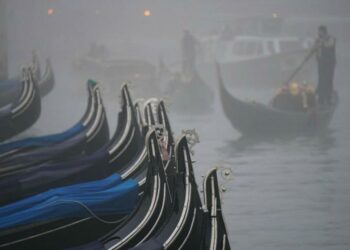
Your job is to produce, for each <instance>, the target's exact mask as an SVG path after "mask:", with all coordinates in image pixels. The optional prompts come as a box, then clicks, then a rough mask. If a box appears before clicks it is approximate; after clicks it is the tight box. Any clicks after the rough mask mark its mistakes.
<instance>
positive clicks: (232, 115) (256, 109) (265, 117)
mask: <svg viewBox="0 0 350 250" xmlns="http://www.w3.org/2000/svg"><path fill="white" fill-rule="evenodd" d="M217 72H218V81H219V88H220V90H219V92H220V99H221V104H222V107H223V110H224V113H225V115H226V117H227V118H228V119H229V121H230V122H231V124H232V125H233V127H234V128H235V129H237V130H238V131H239V132H241V133H242V134H243V135H246V136H254V137H265V136H274V135H277V136H281V135H282V136H285V135H298V134H305V133H306V134H307V133H313V132H316V131H322V130H324V129H326V128H327V127H328V125H329V123H330V122H331V120H332V117H333V114H334V111H335V110H336V107H337V105H338V101H339V100H338V95H337V93H336V92H334V94H333V100H332V104H331V105H329V106H321V107H318V108H317V109H316V111H315V112H313V113H307V112H291V111H283V110H280V109H276V108H274V107H272V106H270V105H264V104H261V103H258V102H247V101H242V100H239V99H238V98H236V97H234V96H233V95H231V94H230V93H229V92H228V90H227V89H226V87H225V85H224V82H223V79H222V77H221V73H220V68H219V65H217Z"/></svg>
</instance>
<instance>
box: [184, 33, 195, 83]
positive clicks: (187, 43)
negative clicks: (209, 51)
mask: <svg viewBox="0 0 350 250" xmlns="http://www.w3.org/2000/svg"><path fill="white" fill-rule="evenodd" d="M181 50H182V73H183V74H184V75H185V76H187V77H188V76H191V75H192V74H193V72H194V70H195V64H196V39H195V38H194V37H193V35H192V34H191V33H190V32H189V31H188V30H184V34H183V37H182V41H181Z"/></svg>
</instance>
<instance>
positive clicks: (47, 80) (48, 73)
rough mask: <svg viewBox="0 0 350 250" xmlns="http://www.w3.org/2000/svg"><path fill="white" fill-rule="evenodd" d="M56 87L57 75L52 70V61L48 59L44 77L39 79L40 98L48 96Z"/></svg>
mask: <svg viewBox="0 0 350 250" xmlns="http://www.w3.org/2000/svg"><path fill="white" fill-rule="evenodd" d="M54 86H55V75H54V72H53V69H52V64H51V60H50V59H49V58H47V59H46V68H45V71H44V74H43V76H42V77H40V78H39V91H40V96H41V97H43V96H46V95H47V94H48V93H50V92H51V91H52V89H53V88H54Z"/></svg>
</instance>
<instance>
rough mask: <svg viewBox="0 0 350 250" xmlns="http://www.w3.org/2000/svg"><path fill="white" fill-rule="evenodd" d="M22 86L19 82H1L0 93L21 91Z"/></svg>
mask: <svg viewBox="0 0 350 250" xmlns="http://www.w3.org/2000/svg"><path fill="white" fill-rule="evenodd" d="M21 88H22V84H21V81H19V80H3V81H0V92H1V93H3V92H6V91H21Z"/></svg>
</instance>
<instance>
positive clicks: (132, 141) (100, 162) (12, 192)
mask: <svg viewBox="0 0 350 250" xmlns="http://www.w3.org/2000/svg"><path fill="white" fill-rule="evenodd" d="M122 103H123V105H122V106H123V108H122V111H121V112H120V114H119V118H120V119H121V120H119V122H118V124H119V125H118V128H117V129H116V132H115V134H114V136H113V137H112V139H111V141H110V142H109V146H108V147H102V148H101V149H99V150H97V151H96V152H94V153H93V154H91V155H87V156H83V157H76V158H74V159H71V160H69V161H64V162H59V163H51V162H49V163H46V164H40V165H39V166H33V167H31V168H30V171H28V168H25V169H24V170H23V171H18V172H17V173H16V174H13V175H11V176H7V178H4V179H2V180H1V179H0V187H1V188H0V195H1V197H2V199H1V202H0V204H1V203H8V202H10V201H11V202H13V201H15V200H18V199H22V198H25V197H27V196H29V195H33V194H36V193H39V192H43V191H45V190H47V189H50V188H54V187H58V186H64V185H71V184H74V183H78V182H85V181H92V180H96V179H101V178H105V177H106V176H108V175H110V174H112V173H113V172H118V173H120V174H121V176H122V177H121V178H122V179H123V180H124V179H127V178H132V177H133V176H136V175H140V174H141V173H144V172H145V167H144V166H145V165H146V156H147V153H146V149H145V144H144V136H141V135H140V132H139V127H138V124H137V123H136V117H135V114H134V111H133V104H132V100H131V97H130V94H129V91H128V89H127V86H123V87H122ZM144 175H145V174H144Z"/></svg>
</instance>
